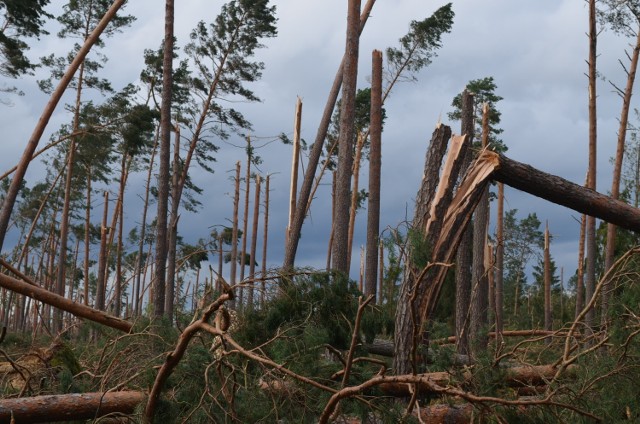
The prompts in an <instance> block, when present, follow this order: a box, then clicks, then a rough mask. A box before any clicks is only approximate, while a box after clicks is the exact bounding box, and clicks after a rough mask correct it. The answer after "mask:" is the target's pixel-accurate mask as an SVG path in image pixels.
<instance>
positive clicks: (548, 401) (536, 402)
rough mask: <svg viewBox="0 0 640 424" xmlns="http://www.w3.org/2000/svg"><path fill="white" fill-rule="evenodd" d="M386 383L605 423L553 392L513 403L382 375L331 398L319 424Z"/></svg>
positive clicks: (416, 377) (410, 378)
mask: <svg viewBox="0 0 640 424" xmlns="http://www.w3.org/2000/svg"><path fill="white" fill-rule="evenodd" d="M384 383H395V384H406V385H416V386H418V385H419V386H420V387H425V388H428V390H429V391H430V392H432V393H437V394H440V395H449V396H455V397H458V398H461V399H464V400H466V401H467V402H469V403H471V404H474V405H475V404H480V405H485V404H486V405H503V406H511V407H528V406H544V405H548V406H556V407H559V408H565V409H568V410H571V411H574V412H576V413H578V414H580V415H583V416H585V417H588V418H591V419H592V420H594V421H596V422H602V419H601V418H600V417H597V416H595V415H593V414H591V413H590V412H587V411H583V410H581V409H579V408H577V407H575V406H573V405H571V404H567V403H562V402H557V401H555V400H553V396H554V395H555V392H553V391H551V392H549V393H548V394H547V395H546V396H545V397H544V398H534V399H523V400H520V399H516V400H509V399H503V398H499V397H494V396H477V395H474V394H472V393H469V392H466V391H464V390H461V389H458V388H456V387H444V386H441V385H439V384H437V383H436V382H434V381H433V380H431V379H430V378H428V377H425V376H424V375H410V374H405V375H396V376H386V375H379V376H376V377H373V378H371V379H369V380H367V381H365V382H364V383H362V384H359V385H357V386H351V387H345V388H343V389H341V390H340V391H338V392H336V393H334V394H333V396H331V398H330V399H329V401H328V402H327V405H326V406H325V409H324V410H323V411H322V415H321V416H320V419H319V420H318V422H319V423H321V424H324V423H327V422H328V421H329V417H330V416H331V414H332V413H333V411H334V410H335V408H336V406H337V404H338V402H340V400H342V399H346V398H349V397H353V396H355V395H357V394H360V393H362V392H364V391H365V390H368V389H370V388H372V387H376V386H379V385H381V384H384Z"/></svg>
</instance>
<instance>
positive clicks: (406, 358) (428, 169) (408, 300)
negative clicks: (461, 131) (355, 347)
mask: <svg viewBox="0 0 640 424" xmlns="http://www.w3.org/2000/svg"><path fill="white" fill-rule="evenodd" d="M450 137H451V128H449V127H447V126H445V125H438V126H437V127H436V129H435V131H434V132H433V135H432V136H431V142H430V144H429V148H428V149H427V154H426V159H425V166H424V174H423V176H422V183H421V185H420V188H419V190H418V194H417V196H416V209H415V213H414V218H413V221H412V225H411V227H412V230H411V234H412V237H415V238H420V241H421V242H422V241H424V243H420V245H417V246H416V247H413V246H411V245H410V246H409V254H408V255H407V257H406V259H405V272H404V278H403V281H402V285H401V286H400V294H399V298H398V306H397V310H396V320H395V328H396V330H395V335H394V344H395V350H396V357H395V358H394V365H393V367H394V372H395V373H396V374H408V373H410V372H411V371H412V367H413V363H412V360H411V356H412V353H411V352H412V349H413V345H414V334H415V333H417V332H419V329H420V327H419V315H418V311H417V309H416V305H415V302H416V298H419V297H420V296H421V295H422V294H423V293H424V292H425V291H426V287H425V286H424V285H419V284H418V281H416V279H417V277H418V274H419V272H420V269H419V268H420V267H421V266H423V265H424V264H417V263H415V261H414V258H417V256H416V255H414V254H413V253H412V250H413V249H419V248H420V247H424V246H421V245H422V244H424V245H426V246H432V245H433V243H434V240H433V238H434V235H433V233H429V232H428V231H426V230H425V228H426V226H427V221H428V220H429V217H430V216H431V212H430V208H431V203H432V202H433V199H434V197H435V196H436V189H437V188H438V181H439V176H438V172H439V170H440V167H441V164H442V159H443V157H444V155H445V152H446V150H447V142H448V141H449V138H450ZM452 149H453V145H452V148H451V149H450V150H452ZM449 154H450V155H451V153H449ZM458 169H459V167H458ZM456 178H457V174H456ZM445 194H446V191H445ZM416 241H417V240H416ZM415 244H418V243H415Z"/></svg>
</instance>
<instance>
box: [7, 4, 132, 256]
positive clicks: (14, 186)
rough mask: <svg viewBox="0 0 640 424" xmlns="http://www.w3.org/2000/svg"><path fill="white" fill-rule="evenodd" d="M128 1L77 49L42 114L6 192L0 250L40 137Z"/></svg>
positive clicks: (115, 6)
mask: <svg viewBox="0 0 640 424" xmlns="http://www.w3.org/2000/svg"><path fill="white" fill-rule="evenodd" d="M125 1H126V0H115V1H114V2H113V4H112V5H111V7H109V10H107V13H105V14H104V16H103V17H102V19H101V20H100V22H99V23H98V25H97V26H96V28H95V29H94V30H93V32H91V35H89V37H87V39H86V40H85V42H84V44H83V45H82V47H81V48H80V50H78V53H77V54H76V57H75V58H74V59H73V61H72V62H71V64H70V65H69V68H67V70H66V72H65V73H64V75H63V76H62V78H61V79H60V82H59V83H58V86H57V87H56V89H55V90H54V92H53V94H52V95H51V98H50V99H49V102H48V103H47V105H46V106H45V108H44V110H43V111H42V115H41V116H40V119H39V120H38V123H37V124H36V127H35V128H34V130H33V133H32V134H31V137H30V138H29V141H28V142H27V147H26V148H25V150H24V152H23V153H22V157H21V158H20V161H19V162H18V166H17V167H16V171H15V173H14V175H13V178H12V180H11V184H10V185H9V189H8V190H7V194H6V196H5V198H4V201H3V202H2V209H1V210H0V251H2V246H3V244H4V239H5V236H6V234H7V228H8V227H9V220H10V219H11V213H12V212H13V207H14V205H15V203H16V198H17V197H18V192H19V191H20V186H21V185H22V181H23V180H24V176H25V174H26V173H27V168H28V167H29V163H30V162H31V158H32V156H33V153H34V152H35V150H36V148H37V147H38V143H39V142H40V138H41V137H42V134H43V133H44V130H45V128H46V127H47V124H48V123H49V119H50V118H51V115H53V112H54V110H55V109H56V106H57V105H58V102H59V101H60V99H61V98H62V95H63V94H64V92H65V90H66V89H67V86H68V85H69V83H70V82H71V79H72V78H73V75H74V74H75V73H76V71H77V70H78V68H79V67H80V64H81V63H83V62H84V59H85V57H86V56H87V54H88V53H89V50H91V47H93V45H94V44H95V43H96V42H97V41H98V39H99V37H100V34H102V32H103V31H104V29H105V28H106V27H107V25H108V24H109V22H110V21H111V19H112V18H113V17H114V16H115V15H116V13H117V12H118V10H119V9H120V7H122V5H123V4H124V3H125Z"/></svg>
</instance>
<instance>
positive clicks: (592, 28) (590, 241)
mask: <svg viewBox="0 0 640 424" xmlns="http://www.w3.org/2000/svg"><path fill="white" fill-rule="evenodd" d="M597 40H598V33H597V29H596V0H589V175H588V178H587V179H588V181H587V188H589V189H591V190H594V191H595V190H596V163H597V162H596V161H597V137H598V133H597V124H598V115H597V112H596V99H597V95H596V79H597V78H598V75H597V68H596V58H597V53H596V47H597ZM586 244H587V272H586V280H585V303H588V302H589V301H590V300H591V297H592V296H593V292H594V290H595V286H596V256H597V255H598V252H597V246H596V218H595V216H591V215H589V216H587V229H586ZM594 318H595V309H594V308H591V309H590V310H589V311H588V312H587V315H586V316H585V325H586V326H587V328H590V327H591V326H592V325H593V324H594V322H593V321H594Z"/></svg>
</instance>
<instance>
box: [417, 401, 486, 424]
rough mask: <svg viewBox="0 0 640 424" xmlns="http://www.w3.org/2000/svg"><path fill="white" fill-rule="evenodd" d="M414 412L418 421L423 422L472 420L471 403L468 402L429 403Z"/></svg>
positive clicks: (457, 423) (439, 423)
mask: <svg viewBox="0 0 640 424" xmlns="http://www.w3.org/2000/svg"><path fill="white" fill-rule="evenodd" d="M416 414H418V415H419V417H420V422H421V423H424V424H442V423H447V424H468V423H470V422H472V421H471V419H472V414H473V405H471V404H470V403H464V404H461V405H446V404H436V405H429V406H426V407H423V408H420V411H416ZM414 415H415V414H414Z"/></svg>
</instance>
